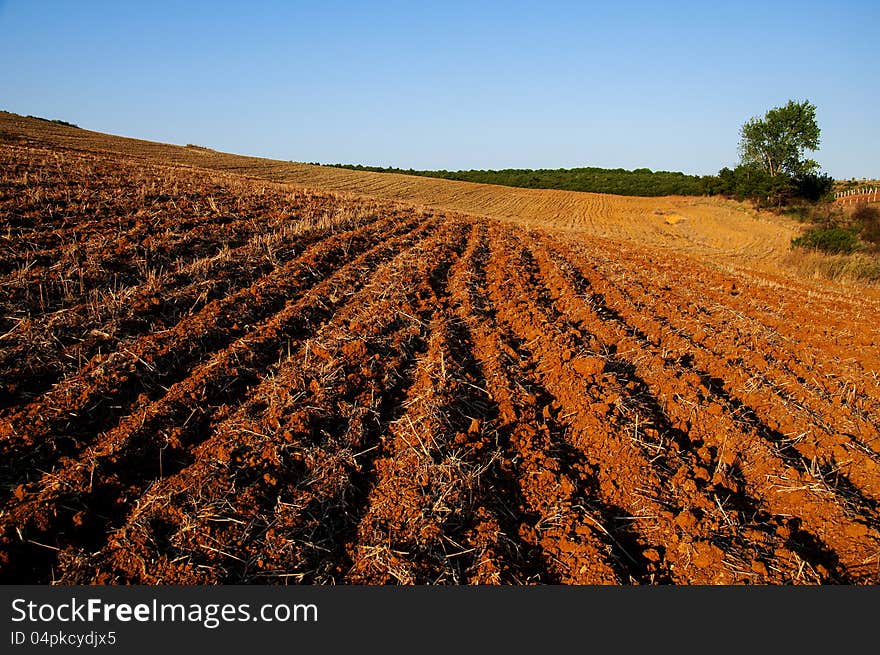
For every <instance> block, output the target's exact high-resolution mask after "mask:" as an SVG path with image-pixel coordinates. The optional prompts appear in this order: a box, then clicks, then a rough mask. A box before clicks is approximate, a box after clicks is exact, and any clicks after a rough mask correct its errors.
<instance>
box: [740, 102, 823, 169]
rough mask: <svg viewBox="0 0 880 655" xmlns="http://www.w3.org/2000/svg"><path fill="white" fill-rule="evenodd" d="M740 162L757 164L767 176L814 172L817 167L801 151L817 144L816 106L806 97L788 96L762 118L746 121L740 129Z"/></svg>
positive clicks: (816, 147) (811, 149)
mask: <svg viewBox="0 0 880 655" xmlns="http://www.w3.org/2000/svg"><path fill="white" fill-rule="evenodd" d="M740 135H741V140H740V145H739V151H740V156H741V158H742V163H743V164H745V165H749V166H756V167H758V168H760V169H762V170H763V171H765V172H766V173H768V174H769V175H770V176H772V177H775V176H777V175H780V174H781V175H787V176H789V177H792V178H796V177H800V176H804V175H811V174H814V173H815V172H816V171H817V170H818V168H819V164H817V163H816V162H815V161H813V160H812V159H806V158H805V157H804V153H805V151H807V150H810V151H813V150H817V149H818V148H819V125H818V124H817V123H816V106H815V105H814V104H812V103H810V102H809V101H808V100H804V101H803V102H795V101H794V100H789V101H788V104H787V105H785V106H784V107H774V108H773V109H771V110H769V111H768V112H767V113H766V114H764V117H763V118H759V117H757V116H756V117H754V118H751V119H750V120H748V121H746V123H745V124H744V125H743V126H742V129H741V131H740Z"/></svg>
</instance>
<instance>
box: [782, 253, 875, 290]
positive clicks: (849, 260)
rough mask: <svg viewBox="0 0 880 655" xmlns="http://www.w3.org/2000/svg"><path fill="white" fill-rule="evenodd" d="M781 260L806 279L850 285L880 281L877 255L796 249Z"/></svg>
mask: <svg viewBox="0 0 880 655" xmlns="http://www.w3.org/2000/svg"><path fill="white" fill-rule="evenodd" d="M782 263H783V264H784V265H786V266H788V267H790V268H791V269H792V270H794V271H796V272H797V273H798V274H799V275H801V276H803V277H807V278H815V279H825V280H833V281H834V282H841V283H849V284H852V283H859V284H864V283H869V284H877V283H878V282H880V259H878V258H877V257H876V256H875V255H868V254H864V253H855V254H853V255H827V254H825V253H821V252H817V251H815V250H806V249H804V248H794V249H793V250H791V252H789V253H788V254H787V255H786V256H785V257H784V258H783V259H782Z"/></svg>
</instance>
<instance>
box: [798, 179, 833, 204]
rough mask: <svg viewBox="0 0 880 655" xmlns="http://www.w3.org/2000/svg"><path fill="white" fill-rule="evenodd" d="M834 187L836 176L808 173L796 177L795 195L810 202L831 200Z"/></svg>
mask: <svg viewBox="0 0 880 655" xmlns="http://www.w3.org/2000/svg"><path fill="white" fill-rule="evenodd" d="M833 189H834V178H833V177H831V176H830V175H826V174H824V173H822V174H815V173H807V174H804V175H800V176H798V177H796V178H794V193H795V195H796V196H797V197H799V198H803V199H804V200H809V201H810V202H818V201H820V200H831V192H832V191H833Z"/></svg>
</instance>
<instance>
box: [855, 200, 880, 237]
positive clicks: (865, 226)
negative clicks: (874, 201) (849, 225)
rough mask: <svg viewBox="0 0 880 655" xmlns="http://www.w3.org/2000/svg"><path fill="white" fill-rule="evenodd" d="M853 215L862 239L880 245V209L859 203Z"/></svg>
mask: <svg viewBox="0 0 880 655" xmlns="http://www.w3.org/2000/svg"><path fill="white" fill-rule="evenodd" d="M852 217H853V222H854V223H855V224H856V227H857V228H858V230H859V236H861V237H862V240H864V241H867V242H868V243H871V244H874V245H875V246H876V245H880V209H877V208H876V207H871V206H869V205H859V207H858V208H857V209H856V210H855V211H854V212H853V216H852Z"/></svg>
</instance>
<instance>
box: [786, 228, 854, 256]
mask: <svg viewBox="0 0 880 655" xmlns="http://www.w3.org/2000/svg"><path fill="white" fill-rule="evenodd" d="M791 245H792V246H797V247H800V248H809V249H811V250H821V251H822V252H826V253H829V254H844V255H848V254H851V253H854V252H855V251H856V250H858V249H859V247H860V245H861V244H860V243H859V237H858V234H857V232H856V231H855V230H848V229H846V228H842V227H813V228H810V229H809V230H807V231H806V232H804V233H803V234H802V235H801V236H799V237H796V238H794V239H792V240H791Z"/></svg>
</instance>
